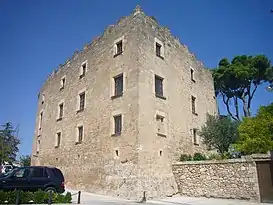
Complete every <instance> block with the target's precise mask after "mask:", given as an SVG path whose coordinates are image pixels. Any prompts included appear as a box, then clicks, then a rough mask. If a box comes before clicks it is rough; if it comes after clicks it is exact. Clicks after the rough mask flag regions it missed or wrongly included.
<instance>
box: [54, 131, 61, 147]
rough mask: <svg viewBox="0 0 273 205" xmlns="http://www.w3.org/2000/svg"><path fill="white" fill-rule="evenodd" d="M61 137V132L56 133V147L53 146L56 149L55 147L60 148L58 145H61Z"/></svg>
mask: <svg viewBox="0 0 273 205" xmlns="http://www.w3.org/2000/svg"><path fill="white" fill-rule="evenodd" d="M61 136H62V133H61V132H58V133H57V136H56V138H57V139H56V145H55V147H56V148H57V147H59V146H60V144H61Z"/></svg>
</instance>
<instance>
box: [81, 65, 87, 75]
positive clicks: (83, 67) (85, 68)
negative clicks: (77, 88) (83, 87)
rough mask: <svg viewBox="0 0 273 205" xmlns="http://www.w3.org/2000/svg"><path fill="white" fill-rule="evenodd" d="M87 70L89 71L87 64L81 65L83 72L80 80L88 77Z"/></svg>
mask: <svg viewBox="0 0 273 205" xmlns="http://www.w3.org/2000/svg"><path fill="white" fill-rule="evenodd" d="M86 70H87V63H83V64H82V65H81V71H82V73H81V75H80V79H81V78H83V77H84V76H85V75H86Z"/></svg>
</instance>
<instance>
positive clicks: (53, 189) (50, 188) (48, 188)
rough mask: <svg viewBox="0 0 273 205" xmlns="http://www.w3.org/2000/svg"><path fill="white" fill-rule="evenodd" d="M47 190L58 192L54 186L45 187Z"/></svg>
mask: <svg viewBox="0 0 273 205" xmlns="http://www.w3.org/2000/svg"><path fill="white" fill-rule="evenodd" d="M45 192H48V193H49V192H53V193H56V192H57V190H56V189H55V188H54V187H47V188H46V189H45Z"/></svg>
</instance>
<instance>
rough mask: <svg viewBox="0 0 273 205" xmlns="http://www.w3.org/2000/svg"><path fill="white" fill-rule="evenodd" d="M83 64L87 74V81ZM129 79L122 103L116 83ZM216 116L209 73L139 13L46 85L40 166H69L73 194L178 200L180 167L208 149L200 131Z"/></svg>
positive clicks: (36, 153)
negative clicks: (159, 91)
mask: <svg viewBox="0 0 273 205" xmlns="http://www.w3.org/2000/svg"><path fill="white" fill-rule="evenodd" d="M118 42H122V45H121V47H119V48H118V45H117V43H118ZM158 45H160V46H161V48H160V52H161V53H160V56H157V55H156V49H157V46H158ZM119 46H120V45H119ZM121 48H122V52H121V53H118V54H116V51H117V50H118V49H121ZM83 63H86V64H83ZM82 65H85V69H86V72H85V75H84V76H83V77H79V76H80V75H81V74H82V73H81V72H83V71H82V70H83V69H82V67H83V66H82ZM120 74H122V78H123V92H122V95H119V96H115V97H113V95H114V90H115V88H114V80H113V79H114V77H115V76H118V75H120ZM155 75H156V76H159V77H160V78H161V80H162V78H163V79H164V80H162V81H163V83H162V84H163V96H156V93H155ZM64 78H65V83H64V82H63V80H62V79H64ZM162 81H161V82H162ZM63 83H64V87H63V88H61V89H60V86H62V84H63ZM83 92H85V99H84V101H85V105H84V109H83V110H81V112H79V104H80V102H79V101H80V100H79V94H81V93H83ZM192 96H193V97H194V99H195V104H196V108H195V113H193V112H192V102H191V101H192ZM42 101H43V102H42ZM60 104H62V105H63V116H62V118H61V119H58V113H59V112H60V108H59V107H60V106H59V105H60ZM41 112H43V114H42V120H41ZM207 112H208V113H210V114H214V113H216V112H217V106H216V100H215V97H214V88H213V81H212V76H211V74H210V72H209V71H208V70H207V69H205V68H204V67H203V65H202V64H201V63H200V62H198V61H197V60H196V58H195V57H194V56H193V54H191V53H190V52H189V51H188V49H187V48H186V46H184V45H182V44H180V42H179V40H178V39H177V38H175V37H173V36H172V35H171V34H170V31H169V30H168V29H166V28H163V27H161V26H159V25H158V23H157V22H156V20H155V19H154V18H152V17H149V16H146V15H145V14H144V13H143V12H142V10H141V9H140V8H139V7H137V8H136V9H135V10H134V12H133V13H132V14H131V15H130V16H127V17H124V18H122V19H121V20H119V21H118V22H117V24H116V25H113V26H109V27H108V28H107V29H106V30H105V31H104V33H103V35H102V36H100V37H98V38H96V39H95V40H93V41H92V43H90V44H87V45H86V46H85V47H84V48H83V50H82V51H80V52H75V54H74V55H73V57H72V58H71V59H68V60H67V61H66V63H65V64H64V65H62V66H60V68H59V69H58V70H56V71H54V72H53V73H52V75H51V76H50V77H49V78H48V79H47V81H46V82H45V84H44V85H43V87H42V88H41V91H40V97H39V106H38V112H37V118H36V129H35V137H34V143H33V155H32V164H34V165H39V164H40V165H53V166H57V167H60V168H61V169H62V171H63V172H64V174H65V179H66V184H67V186H69V187H71V188H76V189H82V190H87V191H91V192H95V193H100V194H105V195H113V196H120V197H124V198H130V199H139V198H140V197H141V196H142V193H143V191H146V193H147V197H148V198H152V197H153V198H159V197H163V196H166V195H171V194H174V193H176V192H177V185H176V182H175V179H174V176H173V174H172V166H171V164H172V162H173V161H175V160H177V159H178V157H179V155H180V154H181V152H183V153H189V154H192V153H194V152H197V151H198V152H202V151H204V146H203V145H202V144H201V142H199V141H198V143H193V131H192V130H193V129H195V128H196V129H198V128H200V126H201V125H202V124H203V123H204V122H205V120H206V113H207ZM116 115H121V116H122V121H121V124H122V131H121V134H120V135H119V136H115V135H114V136H113V135H112V134H113V129H114V127H115V126H114V125H113V124H114V122H113V120H114V116H116ZM81 126H83V136H82V142H81V143H78V138H79V136H78V135H79V134H78V132H79V130H78V129H79V127H81ZM57 133H61V134H60V135H59V136H58V134H57ZM58 137H59V139H60V141H59V142H60V143H58V140H56V138H57V139H58ZM196 144H198V145H196ZM56 145H57V146H56Z"/></svg>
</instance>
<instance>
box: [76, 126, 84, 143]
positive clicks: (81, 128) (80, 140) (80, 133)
mask: <svg viewBox="0 0 273 205" xmlns="http://www.w3.org/2000/svg"><path fill="white" fill-rule="evenodd" d="M82 140H83V126H79V127H78V141H77V143H81V142H82Z"/></svg>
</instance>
